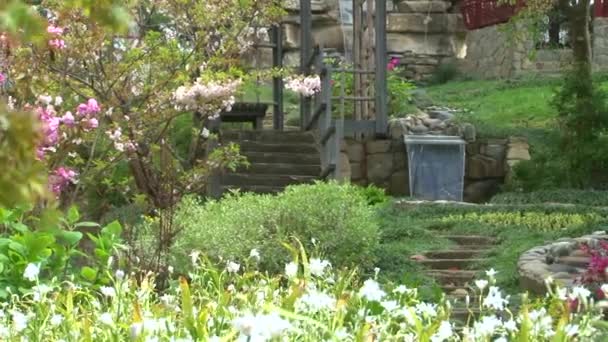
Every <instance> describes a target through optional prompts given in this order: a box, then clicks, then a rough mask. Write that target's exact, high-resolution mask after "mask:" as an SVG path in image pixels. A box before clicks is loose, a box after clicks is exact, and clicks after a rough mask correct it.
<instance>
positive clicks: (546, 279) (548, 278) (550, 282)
mask: <svg viewBox="0 0 608 342" xmlns="http://www.w3.org/2000/svg"><path fill="white" fill-rule="evenodd" d="M553 281H554V280H553V277H552V276H548V277H547V278H545V284H547V285H551V284H553Z"/></svg>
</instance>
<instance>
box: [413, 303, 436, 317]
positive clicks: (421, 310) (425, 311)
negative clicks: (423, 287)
mask: <svg viewBox="0 0 608 342" xmlns="http://www.w3.org/2000/svg"><path fill="white" fill-rule="evenodd" d="M415 310H416V313H417V314H419V315H422V316H427V317H435V316H437V305H436V304H430V303H426V302H422V303H419V304H418V305H416V307H415Z"/></svg>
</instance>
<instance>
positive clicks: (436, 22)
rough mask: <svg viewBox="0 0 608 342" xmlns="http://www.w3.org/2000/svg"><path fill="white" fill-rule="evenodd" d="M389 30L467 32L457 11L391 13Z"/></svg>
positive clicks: (400, 31) (388, 21) (406, 31)
mask: <svg viewBox="0 0 608 342" xmlns="http://www.w3.org/2000/svg"><path fill="white" fill-rule="evenodd" d="M386 31H387V32H399V33H425V34H428V33H460V32H466V28H465V26H464V22H463V20H462V15H460V14H457V13H430V14H426V13H389V14H388V15H387V25H386Z"/></svg>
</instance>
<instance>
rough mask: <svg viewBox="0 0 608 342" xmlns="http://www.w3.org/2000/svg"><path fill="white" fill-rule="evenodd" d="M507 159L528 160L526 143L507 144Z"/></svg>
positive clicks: (528, 153)
mask: <svg viewBox="0 0 608 342" xmlns="http://www.w3.org/2000/svg"><path fill="white" fill-rule="evenodd" d="M507 159H509V160H530V159H531V157H530V151H528V145H527V144H525V145H524V144H517V145H509V149H508V151H507Z"/></svg>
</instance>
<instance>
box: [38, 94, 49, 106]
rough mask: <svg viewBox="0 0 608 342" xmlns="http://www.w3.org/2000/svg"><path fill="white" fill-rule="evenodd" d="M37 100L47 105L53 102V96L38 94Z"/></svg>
mask: <svg viewBox="0 0 608 342" xmlns="http://www.w3.org/2000/svg"><path fill="white" fill-rule="evenodd" d="M38 102H40V103H41V104H43V105H48V104H50V103H51V102H53V97H52V96H49V95H40V96H38Z"/></svg>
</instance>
